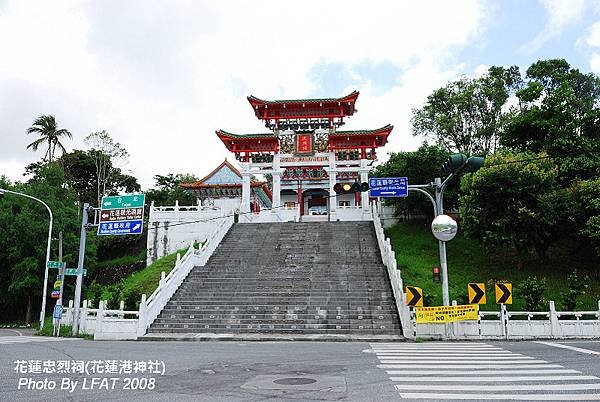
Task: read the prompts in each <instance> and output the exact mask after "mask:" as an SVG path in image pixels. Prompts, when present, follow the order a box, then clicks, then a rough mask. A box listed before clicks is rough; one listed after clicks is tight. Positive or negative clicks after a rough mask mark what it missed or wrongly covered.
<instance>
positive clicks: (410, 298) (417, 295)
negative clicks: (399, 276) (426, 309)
mask: <svg viewBox="0 0 600 402" xmlns="http://www.w3.org/2000/svg"><path fill="white" fill-rule="evenodd" d="M405 293H406V305H408V306H417V307H423V289H421V288H418V287H416V286H407V287H406V292H405Z"/></svg>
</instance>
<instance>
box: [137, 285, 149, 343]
mask: <svg viewBox="0 0 600 402" xmlns="http://www.w3.org/2000/svg"><path fill="white" fill-rule="evenodd" d="M147 311H148V306H147V304H146V294H145V293H144V294H142V300H141V302H140V309H139V311H138V327H137V336H142V335H145V334H146V321H147V317H146V315H147V314H146V313H147Z"/></svg>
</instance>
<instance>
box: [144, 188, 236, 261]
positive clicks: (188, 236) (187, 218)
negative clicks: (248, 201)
mask: <svg viewBox="0 0 600 402" xmlns="http://www.w3.org/2000/svg"><path fill="white" fill-rule="evenodd" d="M216 201H219V200H215V204H217V202H216ZM235 201H237V204H236V203H235ZM239 202H240V201H239V199H223V200H222V201H219V204H221V205H222V207H219V206H214V207H208V206H179V205H175V206H173V207H154V206H151V207H150V219H149V223H148V240H147V253H146V256H147V257H146V264H147V265H150V264H151V263H152V262H154V261H156V260H157V259H159V258H161V257H163V256H165V255H168V254H172V253H174V252H175V251H177V250H179V249H182V248H185V247H189V246H190V245H192V244H194V242H195V241H197V242H199V243H202V242H203V241H204V240H206V239H207V238H208V236H209V235H210V234H211V233H213V232H214V231H215V229H216V228H217V226H218V225H219V224H220V223H221V222H222V221H223V220H224V219H225V218H224V217H225V216H227V215H231V214H232V213H233V212H232V209H235V208H237V207H239Z"/></svg>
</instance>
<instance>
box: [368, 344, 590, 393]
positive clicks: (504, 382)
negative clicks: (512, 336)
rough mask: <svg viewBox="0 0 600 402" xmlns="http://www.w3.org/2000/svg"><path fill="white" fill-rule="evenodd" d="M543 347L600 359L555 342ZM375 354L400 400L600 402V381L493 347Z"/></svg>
mask: <svg viewBox="0 0 600 402" xmlns="http://www.w3.org/2000/svg"><path fill="white" fill-rule="evenodd" d="M538 343H542V344H550V345H549V346H556V347H563V348H565V349H573V350H576V351H581V352H584V353H589V354H598V355H600V352H595V351H590V350H587V349H581V348H576V347H570V346H565V345H560V344H553V343H551V342H538ZM371 348H372V349H371V350H372V351H373V353H375V354H376V356H377V358H378V360H379V362H380V364H379V365H377V367H379V368H382V369H386V373H387V374H388V376H390V377H389V378H390V380H391V381H393V382H394V383H395V387H396V389H397V390H398V392H399V395H400V397H401V398H406V399H427V400H440V399H442V400H490V399H495V400H530V401H543V400H548V401H553V400H565V401H566V400H600V392H598V391H599V390H600V378H598V377H596V376H591V375H583V374H582V373H581V372H580V371H578V370H573V369H569V368H564V367H563V366H562V365H560V364H552V363H549V362H548V361H546V360H542V359H536V358H534V357H531V356H526V355H522V354H519V353H512V352H510V351H507V350H505V349H502V348H499V347H496V346H492V345H486V344H478V345H469V344H466V343H456V344H452V343H446V344H444V343H439V344H427V345H422V344H412V345H407V344H393V343H389V344H384V345H382V344H372V345H371ZM590 352H591V353H590ZM583 381H588V383H583ZM519 391H521V392H519ZM569 392H571V393H569Z"/></svg>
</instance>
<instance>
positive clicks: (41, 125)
mask: <svg viewBox="0 0 600 402" xmlns="http://www.w3.org/2000/svg"><path fill="white" fill-rule="evenodd" d="M27 134H38V135H39V136H40V138H38V139H37V140H35V141H33V142H32V143H31V144H29V145H27V149H29V148H31V149H32V150H34V151H37V150H38V148H39V146H40V145H42V144H44V143H48V149H47V150H46V154H45V155H44V160H47V161H48V162H52V161H53V160H54V154H55V150H56V147H58V148H59V149H60V150H61V151H62V152H63V153H64V152H66V149H65V147H64V145H63V144H62V143H61V142H60V138H61V137H67V138H73V135H72V134H71V133H70V132H69V131H68V130H66V129H64V128H61V129H59V128H58V124H57V123H56V119H55V118H54V116H52V115H42V116H40V117H37V118H36V119H35V120H34V121H33V125H32V126H31V127H29V128H28V129H27Z"/></svg>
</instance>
